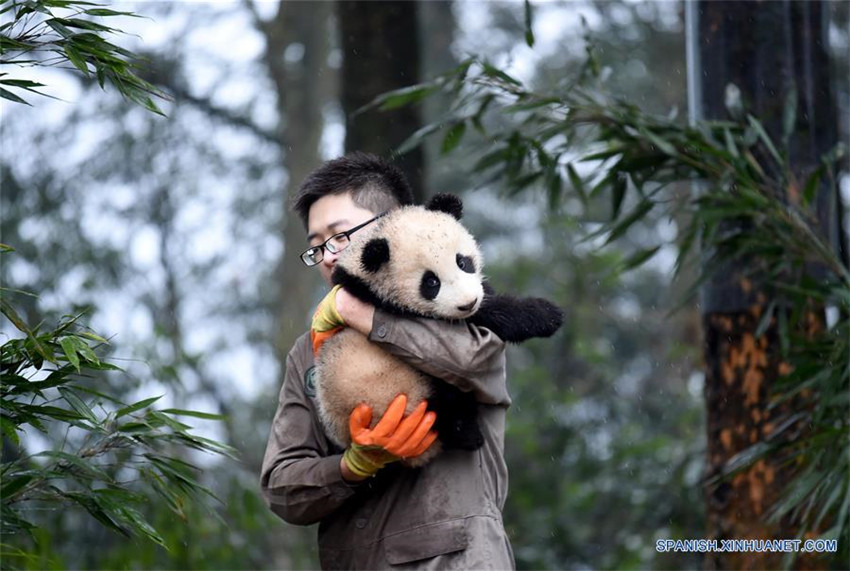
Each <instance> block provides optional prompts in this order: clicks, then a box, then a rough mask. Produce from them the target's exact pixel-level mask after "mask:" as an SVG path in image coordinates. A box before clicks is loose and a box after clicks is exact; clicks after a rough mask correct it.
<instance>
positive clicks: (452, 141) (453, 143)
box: [441, 121, 466, 155]
mask: <svg viewBox="0 0 850 571" xmlns="http://www.w3.org/2000/svg"><path fill="white" fill-rule="evenodd" d="M464 133H466V122H465V121H461V122H460V123H456V124H454V125H453V126H452V128H451V129H449V131H448V133H446V136H445V137H444V138H443V145H442V147H441V152H442V153H443V154H444V155H445V154H446V153H449V152H451V151H452V150H453V149H454V148H455V147H457V146H458V144H460V140H461V139H462V138H463V134H464Z"/></svg>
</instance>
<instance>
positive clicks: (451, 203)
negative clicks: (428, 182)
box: [425, 193, 463, 220]
mask: <svg viewBox="0 0 850 571" xmlns="http://www.w3.org/2000/svg"><path fill="white" fill-rule="evenodd" d="M425 208H427V209H428V210H435V211H437V212H445V213H446V214H451V215H452V216H454V217H455V219H456V220H460V219H461V217H462V216H463V202H461V200H460V198H458V197H457V196H455V195H454V194H445V193H443V194H435V195H434V198H432V199H431V200H429V201H428V205H427V206H426V207H425Z"/></svg>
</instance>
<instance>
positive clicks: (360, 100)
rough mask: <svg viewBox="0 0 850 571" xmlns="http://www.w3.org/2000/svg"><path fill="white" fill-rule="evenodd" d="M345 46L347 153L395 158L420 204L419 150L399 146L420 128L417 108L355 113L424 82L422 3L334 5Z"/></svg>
mask: <svg viewBox="0 0 850 571" xmlns="http://www.w3.org/2000/svg"><path fill="white" fill-rule="evenodd" d="M336 7H337V15H338V19H339V29H340V40H341V41H340V44H341V46H342V53H343V64H342V85H341V94H340V97H341V103H342V110H343V113H344V114H345V149H346V151H367V152H371V153H375V154H377V155H381V156H385V157H387V156H392V157H394V158H395V160H396V163H397V164H398V166H399V167H400V168H401V169H402V171H404V174H405V175H406V176H407V178H408V180H409V181H410V185H411V187H412V188H413V195H414V197H415V199H416V201H417V202H421V201H422V199H423V180H424V175H423V158H422V150H421V148H418V147H417V148H416V149H414V150H412V151H410V152H408V153H405V154H404V155H402V156H397V155H396V154H395V152H394V150H395V149H396V148H398V146H399V145H400V144H401V143H402V142H403V141H404V140H405V139H407V138H408V137H409V136H410V135H412V134H413V133H414V132H415V131H416V130H417V129H419V128H420V127H421V126H422V121H421V118H420V113H419V107H418V106H410V105H408V106H404V107H402V108H400V109H394V110H392V111H378V110H375V109H373V110H370V111H367V112H364V113H360V114H356V112H357V110H359V109H360V108H361V107H363V106H364V105H366V104H368V103H369V102H370V101H372V100H373V99H374V98H375V97H377V96H378V95H381V94H382V93H386V92H387V91H391V90H393V89H399V88H401V87H406V86H409V85H413V84H415V83H417V82H418V81H420V73H419V69H420V61H419V33H418V30H419V28H418V24H417V12H418V10H419V3H418V2H407V1H382V2H368V1H361V0H341V1H338V2H337V3H336Z"/></svg>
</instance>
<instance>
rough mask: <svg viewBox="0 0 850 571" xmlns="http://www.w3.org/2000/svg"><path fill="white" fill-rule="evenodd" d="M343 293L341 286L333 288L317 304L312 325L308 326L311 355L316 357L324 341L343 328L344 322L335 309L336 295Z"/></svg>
mask: <svg viewBox="0 0 850 571" xmlns="http://www.w3.org/2000/svg"><path fill="white" fill-rule="evenodd" d="M341 291H343V290H342V286H338V285H337V286H334V287H333V288H332V289H331V291H330V292H328V294H327V295H326V296H325V297H324V298H323V299H322V301H320V302H319V305H318V306H317V307H316V313H314V314H313V323H312V324H311V325H310V342H311V343H312V344H313V355H318V354H319V350H320V349H321V348H322V345H323V344H324V342H325V341H327V340H328V339H330V338H331V337H333V335H334V334H335V333H336V332H337V331H339V330H340V329H342V328H343V327H345V320H344V319H343V318H342V316H341V315H340V314H339V311H338V310H337V307H336V295H337V293H339V292H341Z"/></svg>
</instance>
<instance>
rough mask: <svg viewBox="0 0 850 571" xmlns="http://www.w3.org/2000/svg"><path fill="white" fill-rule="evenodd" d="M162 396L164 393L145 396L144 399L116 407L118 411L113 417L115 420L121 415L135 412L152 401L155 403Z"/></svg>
mask: <svg viewBox="0 0 850 571" xmlns="http://www.w3.org/2000/svg"><path fill="white" fill-rule="evenodd" d="M163 396H165V395H159V396H158V397H151V398H147V399H144V400H140V401H138V402H136V403H133V404H131V405H129V406H125V407H124V408H121V409H118V411H117V412H116V413H115V419H116V420H117V419H119V418H121V417H122V416H127V415H128V414H130V413H133V412H136V411H137V410H141V409H143V408H146V407H149V406H150V405H152V404H153V403H155V402H156V401H158V400H159V399H161V398H162V397H163ZM125 426H127V425H125Z"/></svg>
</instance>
